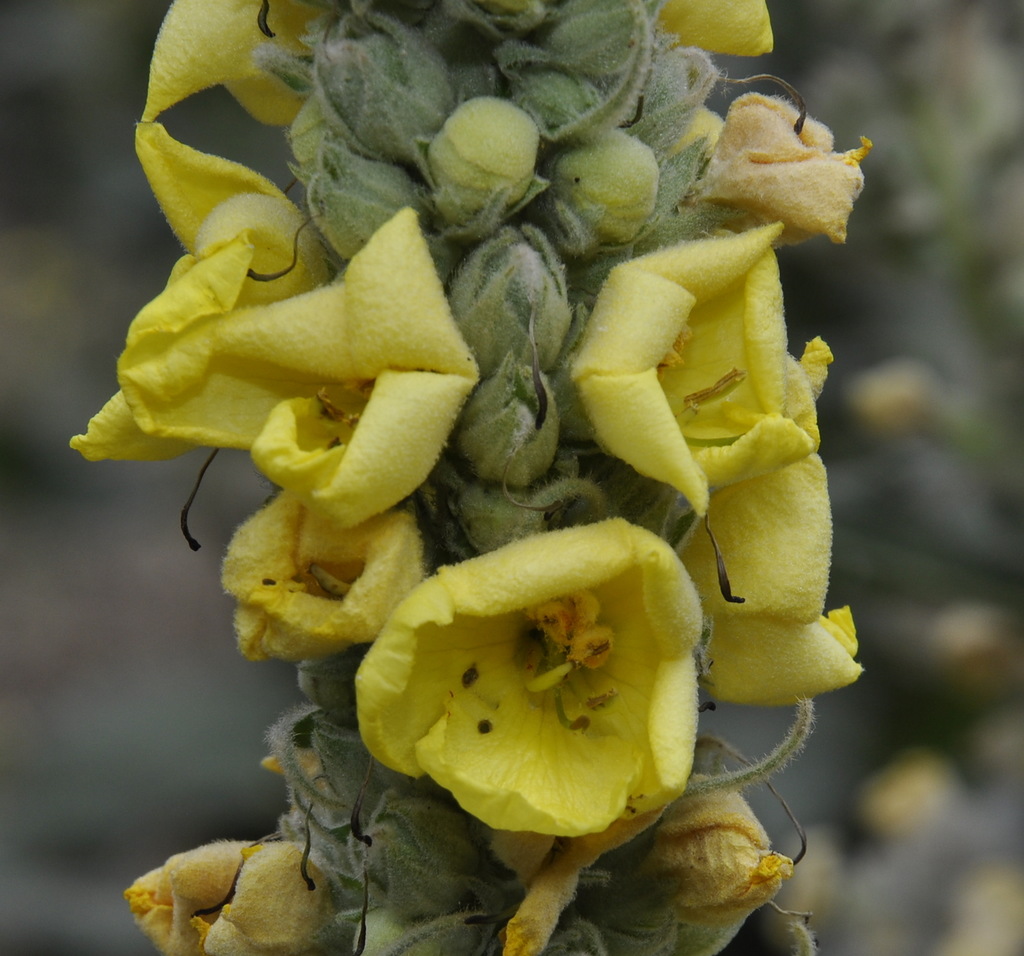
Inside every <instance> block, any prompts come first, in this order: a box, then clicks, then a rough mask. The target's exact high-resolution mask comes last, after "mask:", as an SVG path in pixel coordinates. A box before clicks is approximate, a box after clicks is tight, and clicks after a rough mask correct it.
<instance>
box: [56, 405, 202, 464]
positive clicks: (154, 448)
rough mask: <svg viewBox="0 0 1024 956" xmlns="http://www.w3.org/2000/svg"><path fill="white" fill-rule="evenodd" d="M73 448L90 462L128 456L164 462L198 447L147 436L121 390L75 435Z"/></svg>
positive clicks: (187, 443)
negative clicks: (84, 429) (86, 426)
mask: <svg viewBox="0 0 1024 956" xmlns="http://www.w3.org/2000/svg"><path fill="white" fill-rule="evenodd" d="M71 447H72V448H74V449H75V451H77V452H78V453H79V454H81V456H82V457H83V458H85V459H86V460H88V461H103V460H104V459H108V458H114V459H128V460H131V461H163V460H165V459H167V458H177V457H178V455H183V454H185V452H187V451H191V450H192V449H193V448H195V447H196V446H195V445H194V444H192V443H191V442H187V441H179V440H177V439H173V438H155V437H154V436H152V435H147V434H146V433H145V432H144V431H142V429H141V428H139V426H138V425H137V424H136V423H135V417H134V416H133V415H132V412H131V409H130V408H129V407H128V403H127V402H126V401H125V397H124V393H123V392H118V393H117V394H115V395H114V397H113V398H111V399H110V401H108V402H107V404H106V405H104V406H103V408H101V409H100V410H99V411H98V412H97V413H96V414H95V415H93V417H92V418H91V419H89V427H88V429H87V430H86V432H85V434H84V435H75V437H74V438H72V439H71Z"/></svg>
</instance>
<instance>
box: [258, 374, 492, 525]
mask: <svg viewBox="0 0 1024 956" xmlns="http://www.w3.org/2000/svg"><path fill="white" fill-rule="evenodd" d="M472 387H473V382H472V380H471V379H467V378H464V377H463V376H461V375H442V374H437V373H435V372H396V371H391V370H385V371H383V372H381V373H380V375H379V376H378V378H377V380H376V384H375V385H374V388H373V393H372V394H371V396H370V400H369V402H368V403H367V405H366V407H365V409H364V410H363V412H362V414H361V417H360V419H359V423H358V425H357V426H356V428H355V430H354V432H353V433H352V437H351V440H350V441H349V442H347V443H346V442H344V441H340V440H339V434H338V430H337V429H335V428H334V427H332V426H333V424H334V423H333V422H331V421H329V420H325V418H324V416H323V414H322V411H321V408H320V407H319V400H317V399H311V400H305V399H293V400H291V401H286V402H282V403H281V404H279V405H278V406H276V407H275V408H274V409H273V411H272V412H271V413H270V415H269V416H268V417H267V420H266V425H265V427H264V428H263V429H262V431H261V432H260V434H259V435H258V436H257V437H256V438H255V439H254V441H253V443H252V457H253V461H254V462H255V463H256V466H257V467H258V468H259V469H260V470H261V471H262V472H263V473H264V474H265V475H266V476H267V477H268V478H270V479H271V481H274V482H276V483H277V484H279V485H281V487H283V488H287V489H288V490H289V491H291V492H293V493H294V494H296V495H297V496H298V497H299V498H300V499H302V500H303V501H305V502H306V503H307V504H308V505H309V507H311V508H313V509H315V510H318V511H321V512H323V513H324V514H326V515H328V516H330V517H331V518H333V519H334V520H335V521H338V522H340V523H341V524H342V525H345V526H351V525H354V524H358V523H359V522H361V521H365V520H366V519H367V518H369V517H370V516H371V515H374V514H378V513H379V512H381V511H384V510H386V509H387V508H390V507H391V506H392V505H394V504H397V503H398V502H399V501H400V500H401V499H402V498H404V497H406V496H407V495H409V494H411V493H412V492H413V491H415V490H416V488H418V487H419V486H420V484H422V483H423V481H424V480H425V479H426V477H427V475H428V474H429V473H430V471H431V469H432V468H433V467H434V464H435V463H436V461H437V459H438V457H439V456H440V454H441V449H442V447H443V446H444V443H445V441H447V439H448V434H449V432H450V431H451V428H452V425H453V424H454V423H455V418H456V416H457V415H458V411H459V408H461V406H462V403H463V402H464V401H465V399H466V396H467V395H468V394H469V392H470V390H471V389H472Z"/></svg>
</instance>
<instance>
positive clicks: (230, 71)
mask: <svg viewBox="0 0 1024 956" xmlns="http://www.w3.org/2000/svg"><path fill="white" fill-rule="evenodd" d="M259 11H260V5H259V3H258V2H253V0H175V2H174V3H173V4H172V5H171V8H170V10H168V11H167V16H166V17H165V18H164V22H163V25H162V26H161V27H160V33H159V35H158V36H157V39H156V47H155V48H154V50H153V59H152V62H151V63H150V68H149V92H148V95H147V98H146V108H145V111H144V113H143V116H142V118H143V120H145V121H149V120H153V119H156V117H157V116H159V115H160V114H161V113H162V112H163V111H164V110H166V109H169V108H170V107H172V106H174V104H175V103H178V102H180V101H181V100H183V99H185V98H186V97H189V96H191V95H192V94H193V93H198V92H199V91H200V90H205V89H207V88H208V87H211V86H217V85H219V84H224V85H225V86H226V87H227V88H228V90H229V91H230V92H231V93H232V94H233V95H234V96H235V98H236V99H237V100H238V101H239V102H240V103H241V104H242V105H243V106H244V107H245V108H246V109H247V110H248V111H249V112H250V113H251V114H252V115H253V116H254V117H256V119H258V120H261V121H262V122H264V123H273V124H277V125H285V124H287V123H290V122H291V121H292V120H293V119H294V118H295V114H296V113H297V112H298V111H299V107H300V106H301V105H302V98H301V97H300V96H299V95H298V94H297V93H295V91H294V90H291V89H289V88H288V86H286V85H285V84H284V83H283V82H282V81H281V80H278V79H277V78H276V77H273V76H271V75H270V74H268V73H265V72H264V71H263V70H261V69H260V68H259V67H258V66H257V65H256V64H255V62H254V61H253V51H254V50H255V49H256V47H258V46H260V45H261V44H263V43H268V42H269V43H274V44H277V45H279V46H281V47H282V48H283V49H285V50H287V51H289V52H291V53H302V52H305V51H306V50H307V48H306V46H305V44H303V42H302V37H303V36H304V35H305V34H306V33H307V32H308V29H309V26H310V23H311V21H312V20H313V18H315V17H317V16H318V15H319V14H318V12H317V10H316V9H315V7H313V6H311V5H307V4H304V3H301V2H298V0H274V2H273V3H272V4H271V5H270V11H269V14H268V17H267V26H268V27H269V29H270V30H271V32H273V33H274V34H275V36H274V37H273V38H272V39H271V38H269V37H267V36H266V34H264V33H263V32H262V31H261V30H260V26H259V21H258V14H259Z"/></svg>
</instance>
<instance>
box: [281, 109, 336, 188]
mask: <svg viewBox="0 0 1024 956" xmlns="http://www.w3.org/2000/svg"><path fill="white" fill-rule="evenodd" d="M326 133H327V124H326V123H325V122H324V111H323V107H322V106H321V105H320V101H319V100H318V99H317V98H316V97H314V96H311V97H310V98H309V99H308V100H306V102H305V103H303V104H302V108H301V109H300V110H299V112H298V113H297V114H296V116H295V119H294V120H292V125H291V127H290V128H289V130H288V142H289V143H290V144H291V147H292V155H293V156H294V157H295V160H296V162H297V163H298V164H299V172H298V176H299V179H301V180H302V181H303V182H307V181H308V179H309V177H310V176H311V175H312V173H313V170H314V168H315V166H316V161H317V157H318V156H319V155H320V143H321V142H322V141H323V138H324V136H325V135H326Z"/></svg>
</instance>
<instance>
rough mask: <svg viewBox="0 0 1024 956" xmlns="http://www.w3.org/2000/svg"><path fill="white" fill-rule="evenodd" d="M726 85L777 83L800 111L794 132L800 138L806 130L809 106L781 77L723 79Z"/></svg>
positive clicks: (764, 75) (760, 74)
mask: <svg viewBox="0 0 1024 956" xmlns="http://www.w3.org/2000/svg"><path fill="white" fill-rule="evenodd" d="M723 80H724V81H725V82H726V83H757V82H759V81H761V80H767V81H768V82H770V83H777V84H778V85H779V86H781V87H782V88H783V89H784V90H785V91H786V95H787V96H788V97H789V98H790V99H791V100H792V101H793V105H794V106H796V108H797V109H798V110H799V111H800V115H799V116H798V117H797V118H796V122H795V123H794V124H793V132H794V133H796V135H797V136H799V135H800V134H801V133H802V132H803V129H804V123H805V122H807V106H806V104H805V103H804V98H803V97H802V96H801V95H800V93H799V92H798V91H797V89H796V87H795V86H793V84H792V83H789V82H788V81H787V80H784V79H783V78H782V77H781V76H775V74H773V73H758V74H756V75H754V76H745V77H742V78H741V79H738V80H734V79H733V78H732V77H729V76H726V77H723Z"/></svg>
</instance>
